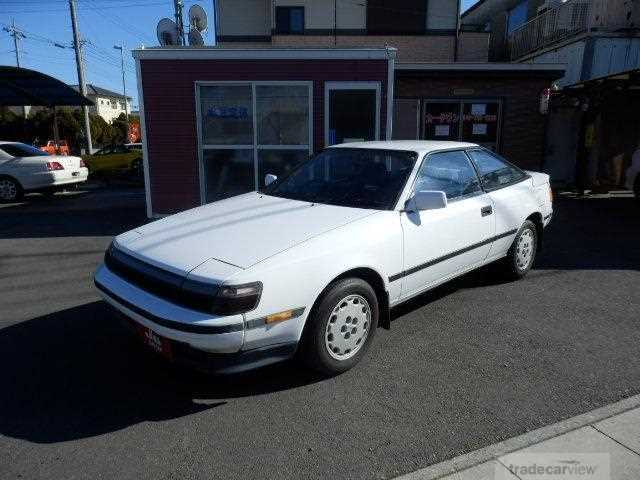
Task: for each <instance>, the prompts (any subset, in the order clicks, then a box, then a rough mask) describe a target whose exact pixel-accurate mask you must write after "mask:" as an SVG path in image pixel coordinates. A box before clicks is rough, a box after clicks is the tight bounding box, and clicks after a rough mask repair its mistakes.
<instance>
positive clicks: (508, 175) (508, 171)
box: [469, 150, 526, 190]
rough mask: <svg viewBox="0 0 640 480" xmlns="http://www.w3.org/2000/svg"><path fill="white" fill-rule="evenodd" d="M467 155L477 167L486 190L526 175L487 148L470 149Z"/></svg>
mask: <svg viewBox="0 0 640 480" xmlns="http://www.w3.org/2000/svg"><path fill="white" fill-rule="evenodd" d="M469 156H470V157H471V159H472V160H473V161H474V163H475V164H476V167H477V168H478V172H479V173H480V179H481V181H482V186H483V187H484V188H486V189H487V190H495V189H496V188H500V187H504V186H506V185H510V184H512V183H515V182H518V181H520V180H522V179H523V178H525V177H526V174H525V173H524V172H523V171H522V170H520V169H519V168H517V167H515V166H513V165H510V164H509V163H507V162H506V161H505V160H503V159H501V158H500V157H497V156H496V155H494V154H492V153H491V152H488V151H487V150H471V151H469Z"/></svg>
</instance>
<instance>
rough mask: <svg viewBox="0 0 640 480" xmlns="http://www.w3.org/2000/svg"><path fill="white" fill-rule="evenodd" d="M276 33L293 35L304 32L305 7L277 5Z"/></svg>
mask: <svg viewBox="0 0 640 480" xmlns="http://www.w3.org/2000/svg"><path fill="white" fill-rule="evenodd" d="M276 33H277V34H278V35H292V34H298V35H300V34H303V33H304V7H276Z"/></svg>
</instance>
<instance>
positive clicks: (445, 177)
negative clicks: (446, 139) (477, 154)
mask: <svg viewBox="0 0 640 480" xmlns="http://www.w3.org/2000/svg"><path fill="white" fill-rule="evenodd" d="M415 189H416V190H436V191H441V192H444V193H446V194H447V199H448V200H451V199H453V198H456V197H461V196H463V195H468V194H470V193H475V192H479V191H481V188H480V183H479V182H478V176H477V175H476V171H475V170H474V168H473V166H472V165H471V162H470V161H469V158H467V155H466V154H465V153H464V152H463V151H461V150H456V151H451V152H441V153H434V154H431V155H428V156H427V158H426V160H425V161H424V162H423V163H422V166H421V167H420V171H419V172H418V175H417V177H416V186H415Z"/></svg>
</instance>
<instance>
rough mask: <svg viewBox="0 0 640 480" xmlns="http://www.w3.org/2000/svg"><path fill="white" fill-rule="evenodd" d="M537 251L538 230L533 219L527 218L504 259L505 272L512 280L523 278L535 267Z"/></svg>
mask: <svg viewBox="0 0 640 480" xmlns="http://www.w3.org/2000/svg"><path fill="white" fill-rule="evenodd" d="M537 251H538V230H537V228H536V226H535V224H534V223H533V222H532V221H531V220H525V222H524V223H523V224H522V227H520V230H519V231H518V233H517V234H516V238H515V239H514V240H513V244H512V245H511V248H509V252H508V253H507V256H506V258H505V259H504V263H503V266H504V272H505V274H506V275H507V276H508V277H509V278H511V279H512V280H519V279H521V278H523V277H524V276H525V275H526V274H527V273H528V272H529V270H531V267H533V263H534V262H535V259H536V253H537Z"/></svg>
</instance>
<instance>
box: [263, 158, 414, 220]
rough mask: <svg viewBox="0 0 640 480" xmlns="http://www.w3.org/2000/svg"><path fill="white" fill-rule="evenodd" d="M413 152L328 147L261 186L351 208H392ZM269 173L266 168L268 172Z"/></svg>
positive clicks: (287, 195) (295, 197) (282, 194)
mask: <svg viewBox="0 0 640 480" xmlns="http://www.w3.org/2000/svg"><path fill="white" fill-rule="evenodd" d="M417 157H418V154H417V153H416V152H406V151H399V150H381V149H365V148H330V149H328V150H325V151H323V152H322V153H320V154H319V155H317V156H315V157H314V158H312V159H310V160H308V161H307V162H305V163H303V164H302V165H301V166H300V167H298V168H297V169H296V170H294V171H293V172H292V173H291V174H290V175H288V176H287V177H285V178H282V179H278V180H277V181H276V182H274V183H272V184H271V185H269V186H268V187H266V188H265V189H264V193H266V194H267V195H273V196H276V197H283V198H290V199H293V200H302V201H305V202H312V203H326V204H330V205H340V206H345V207H354V208H370V209H376V210H390V209H392V208H394V206H395V204H396V202H397V200H398V197H399V195H400V193H401V192H402V189H403V187H404V185H405V183H406V182H407V178H409V175H410V174H411V170H412V169H413V166H414V164H415V162H416V159H417ZM267 173H268V172H267Z"/></svg>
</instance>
